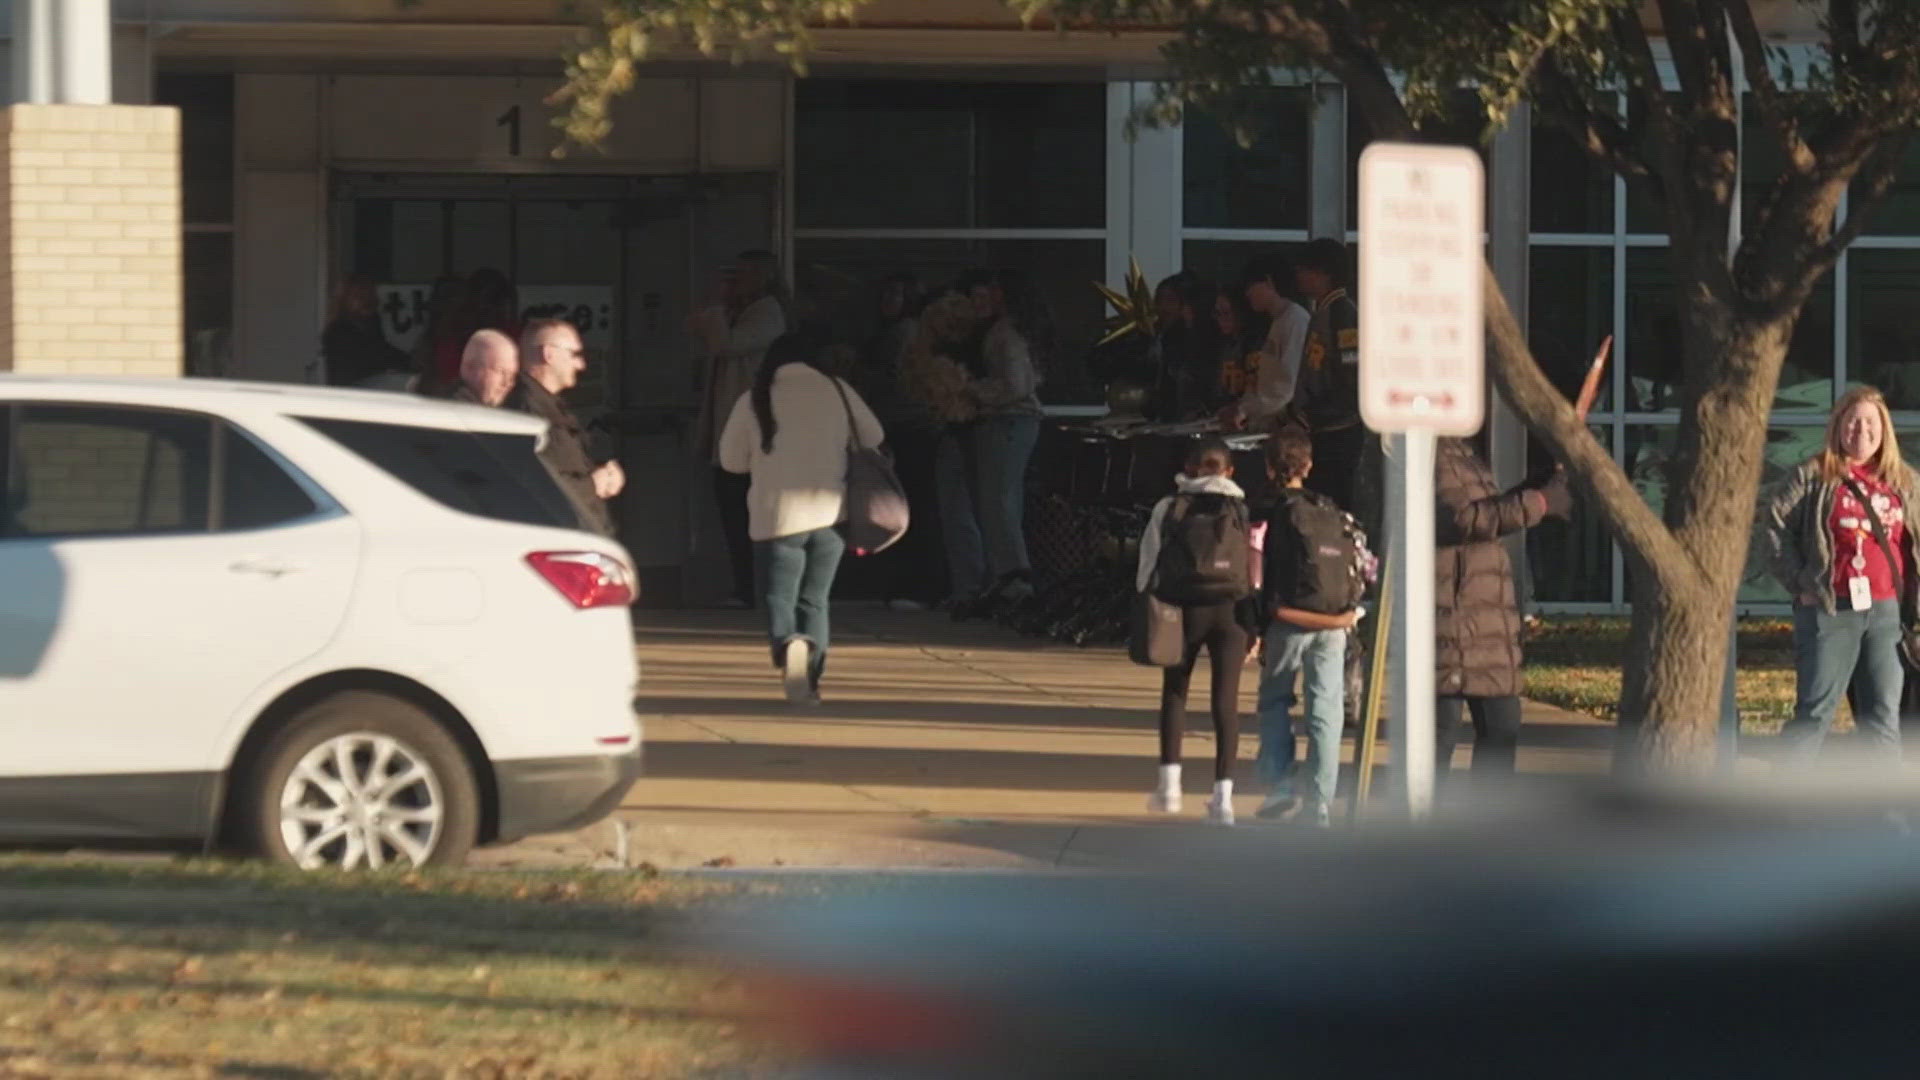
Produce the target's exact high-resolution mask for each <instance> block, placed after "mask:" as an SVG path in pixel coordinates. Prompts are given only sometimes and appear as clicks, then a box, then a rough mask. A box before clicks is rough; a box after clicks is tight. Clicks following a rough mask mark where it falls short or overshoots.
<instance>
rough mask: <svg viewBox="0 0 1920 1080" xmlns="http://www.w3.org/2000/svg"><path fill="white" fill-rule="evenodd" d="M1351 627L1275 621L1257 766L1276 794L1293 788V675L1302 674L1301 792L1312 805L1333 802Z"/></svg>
mask: <svg viewBox="0 0 1920 1080" xmlns="http://www.w3.org/2000/svg"><path fill="white" fill-rule="evenodd" d="M1346 664H1347V632H1346V631H1345V630H1302V629H1300V628H1299V627H1297V626H1290V625H1288V624H1286V623H1281V622H1276V623H1274V624H1273V626H1272V627H1270V628H1269V629H1268V630H1267V639H1266V659H1265V660H1264V662H1262V664H1261V666H1260V756H1259V758H1258V759H1257V760H1256V762H1255V770H1256V772H1257V773H1258V774H1259V776H1260V778H1261V779H1263V780H1265V781H1266V782H1267V783H1268V784H1269V785H1271V786H1272V789H1273V791H1274V792H1275V793H1276V794H1292V793H1293V774H1294V753H1295V745H1294V733H1293V727H1292V721H1291V717H1290V715H1289V714H1290V713H1292V711H1293V702H1294V693H1293V679H1294V676H1295V675H1296V674H1299V675H1302V676H1303V677H1302V678H1301V683H1302V684H1303V689H1304V690H1305V696H1306V699H1307V700H1306V710H1305V712H1304V714H1303V715H1302V726H1304V727H1305V728H1306V731H1305V734H1306V738H1307V782H1306V786H1305V790H1304V791H1302V792H1301V793H1300V794H1301V797H1302V798H1304V799H1305V800H1306V801H1307V802H1308V803H1309V804H1318V805H1322V806H1324V805H1326V804H1327V803H1330V802H1332V801H1333V790H1334V787H1335V786H1336V785H1337V784H1338V783H1339V781H1340V733H1341V727H1342V726H1343V724H1344V723H1345V720H1346V693H1347V680H1346Z"/></svg>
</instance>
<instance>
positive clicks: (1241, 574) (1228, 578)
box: [1153, 495, 1253, 604]
mask: <svg viewBox="0 0 1920 1080" xmlns="http://www.w3.org/2000/svg"><path fill="white" fill-rule="evenodd" d="M1252 544H1253V530H1252V528H1251V527H1250V525H1249V524H1248V521H1247V503H1246V500H1244V499H1236V498H1233V497H1231V496H1227V495H1175V496H1174V497H1173V502H1172V504H1171V505H1169V506H1168V507H1167V514H1166V518H1165V519H1164V520H1163V521H1162V523H1161V531H1160V561H1159V563H1158V564H1157V574H1158V578H1157V582H1158V584H1157V585H1156V586H1155V588H1154V590H1153V591H1154V595H1155V596H1158V597H1159V598H1160V599H1162V600H1165V601H1167V602H1168V603H1173V604H1213V603H1219V602H1221V601H1224V600H1238V599H1240V598H1241V597H1244V596H1247V595H1249V594H1251V593H1252V592H1253V574H1252V567H1251V562H1252V556H1251V551H1252Z"/></svg>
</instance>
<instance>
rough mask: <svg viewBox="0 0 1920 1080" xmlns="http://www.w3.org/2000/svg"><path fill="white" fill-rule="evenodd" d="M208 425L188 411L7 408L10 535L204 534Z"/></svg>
mask: <svg viewBox="0 0 1920 1080" xmlns="http://www.w3.org/2000/svg"><path fill="white" fill-rule="evenodd" d="M212 432H213V428H212V424H211V422H210V421H209V420H208V419H207V418H205V417H200V416H193V415H191V414H188V413H175V412H163V411H159V410H149V409H121V408H111V407H100V406H84V405H29V406H26V407H24V408H21V409H19V410H17V411H16V412H15V414H14V431H13V436H14V438H13V448H12V454H11V457H12V466H13V467H12V469H11V471H10V473H9V476H8V483H7V506H8V509H9V514H8V517H9V521H8V522H7V525H8V532H7V535H9V536H110V535H128V534H152V533H182V532H203V531H205V530H206V528H207V526H208V516H207V487H208V485H207V480H208V478H209V476H210V475H211V466H210V462H211V459H212V438H213V435H212Z"/></svg>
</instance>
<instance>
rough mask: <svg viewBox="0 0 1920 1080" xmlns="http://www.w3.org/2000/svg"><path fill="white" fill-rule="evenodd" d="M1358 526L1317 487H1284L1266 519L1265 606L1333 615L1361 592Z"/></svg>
mask: <svg viewBox="0 0 1920 1080" xmlns="http://www.w3.org/2000/svg"><path fill="white" fill-rule="evenodd" d="M1359 537H1360V532H1359V527H1358V526H1357V525H1355V524H1354V521H1353V517H1352V516H1351V515H1349V514H1348V513H1347V512H1346V511H1345V510H1342V509H1340V506H1339V504H1338V503H1336V502H1334V501H1333V500H1332V499H1329V498H1327V497H1326V496H1325V495H1322V494H1320V493H1319V492H1317V491H1308V490H1306V489H1305V488H1289V489H1287V490H1286V491H1284V492H1282V493H1281V495H1280V502H1279V504H1278V505H1276V506H1275V507H1274V510H1273V517H1272V518H1271V519H1270V521H1269V523H1268V525H1267V543H1266V556H1267V573H1266V580H1265V582H1264V583H1263V584H1264V591H1265V592H1266V594H1267V599H1268V600H1269V601H1270V603H1269V605H1268V606H1269V607H1290V608H1297V609H1299V610H1301V611H1312V612H1316V613H1318V614H1321V615H1339V614H1342V613H1344V612H1348V611H1352V610H1353V609H1354V608H1356V607H1358V606H1359V604H1360V601H1361V599H1362V598H1363V597H1364V596H1365V595H1366V588H1367V586H1366V580H1365V578H1364V577H1363V576H1362V574H1361V570H1360V556H1359V544H1360V539H1359Z"/></svg>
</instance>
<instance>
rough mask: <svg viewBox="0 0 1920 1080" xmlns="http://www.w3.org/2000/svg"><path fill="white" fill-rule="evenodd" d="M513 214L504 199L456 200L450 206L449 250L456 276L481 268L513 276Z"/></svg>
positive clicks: (448, 226)
mask: <svg viewBox="0 0 1920 1080" xmlns="http://www.w3.org/2000/svg"><path fill="white" fill-rule="evenodd" d="M512 220H513V212H512V210H511V209H510V208H509V207H508V206H507V204H506V202H505V200H501V199H455V200H453V201H451V202H450V203H448V204H447V246H448V252H449V256H450V257H451V259H452V264H451V269H453V270H454V272H455V273H461V274H469V273H472V272H473V271H475V270H479V269H482V268H490V269H494V270H498V271H500V272H501V273H503V274H511V273H512V272H513V227H512V225H511V222H512Z"/></svg>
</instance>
